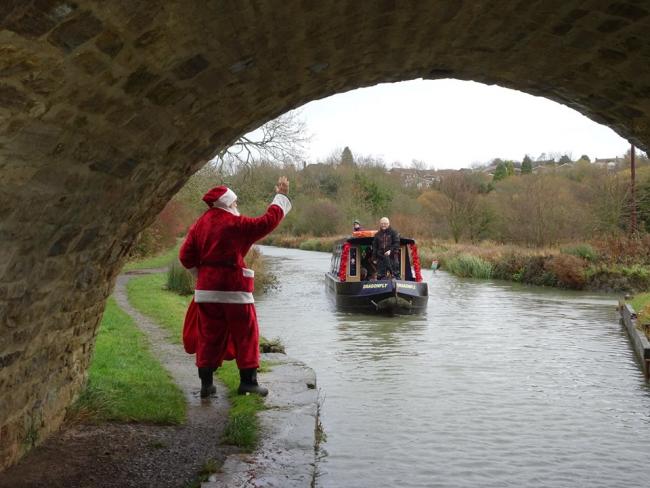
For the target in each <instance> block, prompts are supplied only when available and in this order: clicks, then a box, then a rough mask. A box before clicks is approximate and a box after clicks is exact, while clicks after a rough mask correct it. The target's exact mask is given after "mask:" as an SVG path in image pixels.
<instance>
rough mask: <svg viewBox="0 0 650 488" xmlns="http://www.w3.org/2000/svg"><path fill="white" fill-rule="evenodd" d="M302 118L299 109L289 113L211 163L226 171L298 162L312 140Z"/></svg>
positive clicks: (223, 151)
mask: <svg viewBox="0 0 650 488" xmlns="http://www.w3.org/2000/svg"><path fill="white" fill-rule="evenodd" d="M301 115H302V114H301V112H300V111H299V110H293V111H291V112H287V113H285V114H284V115H281V116H280V117H278V118H277V119H274V120H271V121H269V122H267V123H266V124H264V125H263V126H261V127H260V128H258V129H256V130H254V131H253V132H250V133H248V134H246V135H243V136H241V137H240V138H239V139H237V141H235V143H234V144H233V145H232V146H230V147H228V148H226V149H223V150H222V151H220V152H219V153H218V154H217V155H216V156H215V157H214V159H212V161H210V164H211V165H212V166H213V167H215V168H218V169H219V170H221V171H227V170H231V169H234V168H236V167H237V166H239V165H244V166H245V167H251V166H252V165H253V163H255V162H256V161H259V160H262V159H263V160H266V161H269V162H271V163H278V164H279V163H286V162H295V161H299V160H300V159H301V158H302V157H303V156H304V146H305V144H307V143H308V142H309V141H310V140H311V135H309V134H308V133H307V124H306V123H305V121H304V120H303V119H302V118H301Z"/></svg>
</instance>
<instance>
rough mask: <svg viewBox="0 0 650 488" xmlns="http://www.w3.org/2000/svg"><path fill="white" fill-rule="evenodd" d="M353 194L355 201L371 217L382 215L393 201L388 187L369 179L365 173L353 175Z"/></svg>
mask: <svg viewBox="0 0 650 488" xmlns="http://www.w3.org/2000/svg"><path fill="white" fill-rule="evenodd" d="M354 194H355V199H356V201H357V202H358V203H360V204H361V206H363V207H364V208H366V209H367V210H368V211H370V213H371V214H372V215H373V216H378V215H380V214H383V213H384V212H385V211H386V210H387V209H388V206H389V205H390V203H391V201H392V200H393V192H392V191H391V189H390V187H389V186H388V185H383V184H381V182H380V181H379V180H377V179H373V178H370V177H369V175H368V173H367V172H364V173H361V172H357V173H356V174H355V175H354Z"/></svg>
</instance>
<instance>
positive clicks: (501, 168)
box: [493, 161, 508, 181]
mask: <svg viewBox="0 0 650 488" xmlns="http://www.w3.org/2000/svg"><path fill="white" fill-rule="evenodd" d="M507 177H508V168H507V167H506V163H504V162H503V161H499V163H498V164H497V167H496V169H495V170H494V178H493V179H494V181H501V180H504V179H506V178H507Z"/></svg>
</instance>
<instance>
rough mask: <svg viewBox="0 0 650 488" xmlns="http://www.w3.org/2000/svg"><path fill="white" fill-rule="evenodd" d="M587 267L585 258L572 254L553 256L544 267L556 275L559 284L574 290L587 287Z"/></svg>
mask: <svg viewBox="0 0 650 488" xmlns="http://www.w3.org/2000/svg"><path fill="white" fill-rule="evenodd" d="M586 267H587V266H586V261H585V260H583V259H581V258H579V257H576V256H573V255H570V254H558V255H557V256H551V257H550V258H549V259H548V260H547V261H546V263H545V265H544V269H545V270H546V271H548V272H549V273H551V274H553V275H554V276H555V279H556V281H557V286H560V287H562V288H570V289H572V290H582V289H583V288H584V287H585V285H586V283H587V277H586V274H585V271H586Z"/></svg>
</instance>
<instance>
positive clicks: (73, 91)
mask: <svg viewBox="0 0 650 488" xmlns="http://www.w3.org/2000/svg"><path fill="white" fill-rule="evenodd" d="M649 13H650V7H649V6H648V4H647V2H645V1H639V0H580V1H578V0H543V1H542V0H519V1H511V0H486V1H482V2H472V1H468V0H464V1H463V0H439V1H436V2H424V1H422V2H419V1H415V0H410V1H407V0H405V1H400V0H381V1H379V0H368V1H363V2H361V1H357V0H322V1H318V2H316V1H313V2H312V1H309V0H268V1H262V0H259V1H254V0H247V1H244V0H241V1H239V0H223V1H221V0H166V1H164V0H112V1H110V2H98V1H92V0H7V1H3V2H1V3H0V469H1V468H2V467H4V466H7V465H9V464H11V463H13V462H15V461H16V460H17V459H18V458H19V457H20V456H21V454H22V453H23V452H24V451H25V449H26V448H27V444H28V443H29V442H28V441H30V440H34V439H36V440H37V442H38V441H40V440H41V439H43V438H45V437H46V436H47V434H48V433H50V432H51V431H53V430H54V429H56V428H57V427H58V426H59V424H60V422H61V420H62V418H63V415H64V413H65V410H66V407H67V405H68V404H69V403H70V402H71V400H72V399H73V398H74V397H75V395H76V394H77V392H78V391H79V389H80V387H81V385H82V384H83V381H84V379H85V371H86V367H87V365H88V362H89V358H90V356H91V353H92V349H93V344H94V338H95V333H96V329H97V326H98V324H99V320H100V318H101V314H102V311H103V308H104V304H105V300H106V297H107V296H108V295H109V293H110V292H111V289H112V287H113V284H114V280H115V277H116V274H117V273H118V272H119V269H120V268H121V265H122V264H123V260H124V257H125V255H126V254H127V252H128V251H129V249H130V247H131V245H132V243H133V241H134V238H135V236H136V235H137V233H138V232H139V231H140V230H141V229H143V228H144V227H145V226H146V225H147V224H148V223H149V222H150V221H151V220H152V219H153V218H154V216H155V215H156V214H157V212H159V211H160V210H161V208H162V207H163V206H164V204H165V203H166V202H167V201H168V200H169V199H170V198H171V196H172V195H173V194H174V193H175V192H176V191H177V190H178V189H179V188H180V187H181V185H182V184H183V183H184V182H185V181H186V179H187V178H188V177H189V175H190V174H191V173H192V172H193V171H195V170H197V169H198V168H199V167H200V166H201V165H202V164H203V163H204V162H205V161H206V160H208V159H209V158H210V157H211V156H212V155H213V154H214V153H215V152H216V151H217V150H218V149H219V148H222V147H224V146H226V145H228V144H229V143H230V142H231V141H233V140H234V139H235V138H236V137H237V136H239V135H240V134H242V133H244V132H246V131H248V130H251V129H253V128H254V127H256V126H258V125H260V124H261V123H263V122H265V121H267V120H269V119H271V118H273V117H275V116H278V115H280V114H281V113H283V112H285V111H287V110H289V109H291V108H295V107H297V106H299V105H301V104H304V103H306V102H308V101H310V100H314V99H317V98H322V97H325V96H328V95H331V94H334V93H337V92H342V91H346V90H350V89H353V88H358V87H362V86H370V85H374V84H377V83H380V82H390V81H398V80H408V79H414V78H430V79H436V78H459V79H467V80H475V81H480V82H485V83H497V84H499V85H502V86H505V87H510V88H516V89H519V90H522V91H525V92H528V93H531V94H534V95H541V96H544V97H547V98H550V99H553V100H555V101H558V102H561V103H564V104H566V105H568V106H570V107H572V108H574V109H576V110H578V111H580V112H582V113H583V114H585V115H587V116H588V117H590V118H591V119H593V120H595V121H598V122H600V123H603V124H606V125H608V126H609V127H611V128H613V129H614V130H615V131H616V132H618V133H619V134H620V135H622V136H624V137H626V138H628V139H629V140H630V141H632V142H634V143H635V144H637V145H638V146H640V147H641V148H644V149H648V148H650V126H649V122H650V37H648V32H650V17H649ZM433 115H434V116H435V114H433Z"/></svg>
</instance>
